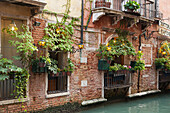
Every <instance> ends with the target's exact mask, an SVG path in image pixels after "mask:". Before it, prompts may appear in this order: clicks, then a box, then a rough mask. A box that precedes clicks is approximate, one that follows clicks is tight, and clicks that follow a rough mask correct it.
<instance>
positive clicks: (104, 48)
mask: <svg viewBox="0 0 170 113" xmlns="http://www.w3.org/2000/svg"><path fill="white" fill-rule="evenodd" d="M110 50H111V47H108V45H100V48H99V49H98V50H97V51H98V53H97V55H96V56H97V57H98V58H99V60H98V70H103V71H104V70H109V66H110V63H111V60H112V58H113V57H112V52H111V51H110Z"/></svg>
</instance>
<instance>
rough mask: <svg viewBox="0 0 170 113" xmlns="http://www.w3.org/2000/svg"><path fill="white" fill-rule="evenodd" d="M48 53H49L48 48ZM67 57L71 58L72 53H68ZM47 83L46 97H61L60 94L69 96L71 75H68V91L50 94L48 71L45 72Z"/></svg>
mask: <svg viewBox="0 0 170 113" xmlns="http://www.w3.org/2000/svg"><path fill="white" fill-rule="evenodd" d="M46 53H48V49H46ZM67 58H70V53H68V54H67ZM45 79H46V80H45V81H46V82H45V84H46V89H45V97H46V98H53V97H60V96H68V95H70V76H67V91H66V92H61V93H55V94H48V93H47V92H48V73H45Z"/></svg>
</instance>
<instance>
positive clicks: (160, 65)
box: [155, 58, 168, 69]
mask: <svg viewBox="0 0 170 113" xmlns="http://www.w3.org/2000/svg"><path fill="white" fill-rule="evenodd" d="M166 63H168V59H167V58H156V59H155V66H156V69H165V65H166Z"/></svg>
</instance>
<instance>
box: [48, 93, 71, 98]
mask: <svg viewBox="0 0 170 113" xmlns="http://www.w3.org/2000/svg"><path fill="white" fill-rule="evenodd" d="M67 95H70V93H69V92H64V93H56V94H48V95H46V98H54V97H61V96H67Z"/></svg>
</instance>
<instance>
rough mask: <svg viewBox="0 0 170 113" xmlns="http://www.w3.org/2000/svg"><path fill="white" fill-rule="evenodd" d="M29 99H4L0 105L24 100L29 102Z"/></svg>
mask: <svg viewBox="0 0 170 113" xmlns="http://www.w3.org/2000/svg"><path fill="white" fill-rule="evenodd" d="M27 101H29V99H28V98H24V99H23V100H21V101H19V100H18V99H12V100H3V101H0V106H1V105H7V104H15V103H22V102H27Z"/></svg>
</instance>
